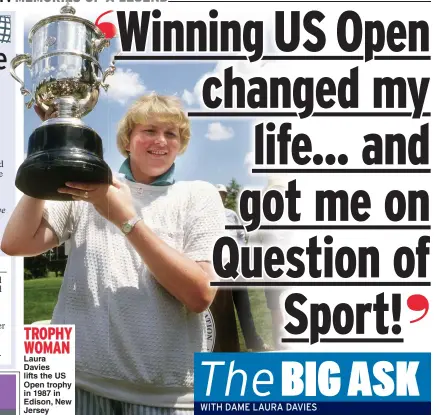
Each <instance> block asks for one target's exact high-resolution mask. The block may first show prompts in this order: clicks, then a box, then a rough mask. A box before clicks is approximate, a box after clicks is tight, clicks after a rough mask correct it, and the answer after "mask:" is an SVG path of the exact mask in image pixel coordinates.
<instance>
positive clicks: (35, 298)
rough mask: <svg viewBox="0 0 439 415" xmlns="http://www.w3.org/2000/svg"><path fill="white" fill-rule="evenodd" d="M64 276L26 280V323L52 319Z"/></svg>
mask: <svg viewBox="0 0 439 415" xmlns="http://www.w3.org/2000/svg"><path fill="white" fill-rule="evenodd" d="M61 283H62V278H54V277H49V278H38V279H35V280H26V281H24V324H30V323H33V322H34V321H39V320H50V319H51V318H52V312H53V309H54V307H55V304H56V302H57V300H58V292H59V289H60V287H61Z"/></svg>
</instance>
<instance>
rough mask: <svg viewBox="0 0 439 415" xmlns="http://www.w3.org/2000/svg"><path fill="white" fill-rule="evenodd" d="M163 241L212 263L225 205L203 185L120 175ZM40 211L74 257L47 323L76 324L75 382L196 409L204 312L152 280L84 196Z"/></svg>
mask: <svg viewBox="0 0 439 415" xmlns="http://www.w3.org/2000/svg"><path fill="white" fill-rule="evenodd" d="M119 179H120V180H122V181H124V182H125V183H126V184H128V186H129V187H130V188H131V193H132V195H133V199H134V204H135V208H136V210H137V213H138V214H140V215H141V216H142V217H143V219H144V221H145V223H146V224H147V225H148V226H149V227H150V228H151V229H152V230H153V231H154V232H155V233H156V235H158V236H159V237H160V238H161V239H162V240H163V241H164V242H166V243H167V244H168V245H170V246H171V247H173V248H174V249H176V250H177V251H179V252H182V253H184V254H185V255H187V256H188V257H189V258H191V259H193V260H194V261H211V257H212V249H213V245H214V243H215V241H216V240H217V239H218V238H219V237H220V236H221V235H222V234H223V233H224V225H225V218H224V208H223V205H222V202H221V199H220V197H219V194H218V192H217V191H216V189H215V187H214V186H212V185H210V184H209V183H206V182H202V181H194V182H177V183H175V184H174V185H172V186H150V185H144V184H139V183H132V182H129V181H128V180H126V179H125V178H121V177H120V178H119ZM44 217H45V219H46V220H47V221H48V223H49V224H50V226H51V227H52V228H53V230H54V231H55V233H56V234H57V236H58V238H59V242H60V243H62V242H64V241H66V240H67V239H69V240H70V246H71V250H70V254H69V259H68V263H67V267H66V271H65V275H64V280H63V284H62V287H61V290H60V293H59V298H58V303H57V305H56V308H55V310H54V313H53V318H52V324H75V325H76V328H75V331H76V370H77V386H81V387H83V388H85V389H87V390H90V391H91V392H94V393H97V394H99V395H103V396H106V397H108V398H112V399H117V400H122V401H127V402H131V403H135V404H143V405H150V406H166V407H176V408H179V407H180V408H191V407H193V383H194V374H193V354H194V352H200V351H205V350H206V338H205V335H204V332H205V326H204V324H205V323H204V318H203V314H195V313H192V312H190V311H188V310H187V309H186V308H185V307H184V306H183V305H182V304H181V303H180V302H179V301H178V300H177V299H175V298H174V297H173V296H172V295H171V294H169V292H167V291H166V290H165V289H164V288H163V287H162V286H161V285H160V284H158V283H157V282H156V280H155V279H154V277H153V276H152V275H151V273H150V271H149V270H148V267H147V266H146V265H145V264H144V263H143V261H142V259H141V257H140V256H139V254H138V253H137V252H136V251H135V249H134V248H133V247H132V246H131V244H130V243H129V241H128V240H127V239H126V237H125V236H124V235H123V234H122V232H121V231H120V230H119V229H118V228H117V227H116V226H114V225H113V224H111V223H110V222H108V221H107V220H106V219H104V218H103V217H102V216H101V215H99V214H98V213H97V212H96V210H95V209H94V207H93V205H91V204H90V203H87V202H46V205H45V212H44Z"/></svg>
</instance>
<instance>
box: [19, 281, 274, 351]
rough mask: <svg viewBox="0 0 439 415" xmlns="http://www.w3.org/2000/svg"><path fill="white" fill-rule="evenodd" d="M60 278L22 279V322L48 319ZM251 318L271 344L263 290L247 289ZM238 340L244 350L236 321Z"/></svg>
mask: <svg viewBox="0 0 439 415" xmlns="http://www.w3.org/2000/svg"><path fill="white" fill-rule="evenodd" d="M61 283H62V278H55V277H54V273H49V277H48V278H39V279H35V280H26V281H24V323H25V324H30V323H33V322H34V321H40V320H50V319H51V318H52V312H53V309H54V307H55V304H56V302H57V299H58V292H59V289H60V287H61ZM249 294H250V302H251V306H252V314H253V319H254V321H255V325H256V329H257V331H258V333H259V335H260V336H261V337H262V338H263V339H264V341H265V342H266V343H267V344H270V345H272V339H271V315H270V312H269V310H268V309H267V306H266V303H265V295H264V291H263V290H257V289H252V290H249ZM238 332H239V342H240V345H241V350H243V351H245V350H246V348H245V343H244V339H243V336H242V332H241V327H240V325H239V323H238Z"/></svg>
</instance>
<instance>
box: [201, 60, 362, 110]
mask: <svg viewBox="0 0 439 415" xmlns="http://www.w3.org/2000/svg"><path fill="white" fill-rule="evenodd" d="M202 94H203V101H204V103H205V104H206V106H207V107H208V108H211V109H216V108H219V107H220V106H221V105H223V106H224V108H247V107H248V108H252V109H259V108H288V109H290V108H297V109H299V110H301V109H303V111H302V112H301V113H299V116H300V118H305V117H309V116H310V115H312V113H313V111H314V101H315V100H316V101H317V103H318V105H319V106H320V107H321V108H324V109H329V108H331V107H333V106H334V105H335V100H334V99H332V98H329V99H328V97H331V96H336V97H337V100H338V103H339V105H340V106H341V107H342V108H344V109H348V108H358V67H356V68H353V69H351V70H350V75H349V77H343V78H341V79H340V81H339V83H338V87H337V85H336V83H335V82H334V81H333V80H332V79H331V78H328V77H324V78H322V79H320V80H319V81H317V83H315V80H314V79H313V78H303V77H299V78H296V79H295V80H294V81H292V80H291V79H290V78H288V77H281V78H269V79H266V78H264V77H260V76H258V77H253V78H250V79H248V80H244V79H242V78H241V77H240V76H234V75H233V67H230V68H227V69H225V70H224V79H223V81H221V80H220V79H218V78H217V77H215V76H212V77H209V78H207V79H206V80H205V81H204V83H203V92H202ZM218 95H221V97H220V96H218Z"/></svg>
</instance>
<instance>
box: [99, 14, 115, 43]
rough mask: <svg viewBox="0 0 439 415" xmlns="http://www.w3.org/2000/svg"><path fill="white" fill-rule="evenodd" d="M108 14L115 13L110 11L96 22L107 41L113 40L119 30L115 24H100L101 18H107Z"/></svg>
mask: <svg viewBox="0 0 439 415" xmlns="http://www.w3.org/2000/svg"><path fill="white" fill-rule="evenodd" d="M108 13H113V10H108V11H107V12H105V13H102V14H101V15H100V16H99V17H98V18H97V19H96V21H95V25H96V26H97V27H98V28H99V29H100V30H101V31H102V33H103V34H104V35H105V38H106V39H112V38H113V37H115V36H116V33H117V29H116V26H115V25H114V24H113V23H110V22H102V23H99V20H100V19H101V17H103V16H105V15H106V14H108Z"/></svg>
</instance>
